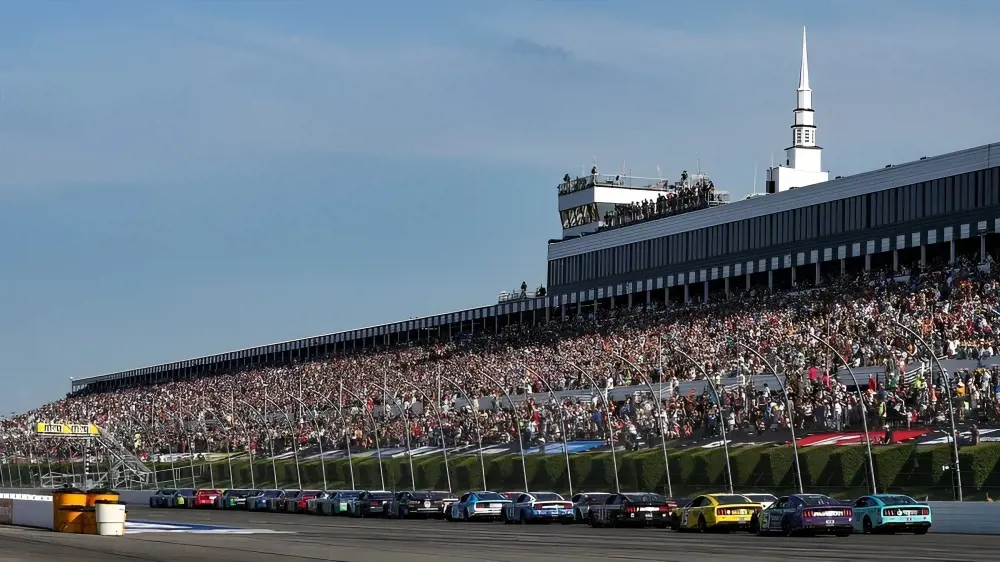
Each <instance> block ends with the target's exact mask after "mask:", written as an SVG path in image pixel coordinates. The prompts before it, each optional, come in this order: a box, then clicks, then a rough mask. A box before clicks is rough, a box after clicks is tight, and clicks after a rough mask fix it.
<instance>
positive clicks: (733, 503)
mask: <svg viewBox="0 0 1000 562" xmlns="http://www.w3.org/2000/svg"><path fill="white" fill-rule="evenodd" d="M758 513H760V503H757V502H755V501H753V500H751V499H750V498H747V497H746V496H741V495H738V494H705V495H703V496H698V497H696V498H694V499H693V500H691V503H689V504H687V505H686V506H684V507H681V508H678V509H677V510H676V511H675V512H674V530H676V531H698V532H702V533H704V532H707V531H726V532H728V531H731V530H733V529H744V530H745V529H747V528H749V526H750V520H751V519H752V518H753V516H754V515H756V514H758Z"/></svg>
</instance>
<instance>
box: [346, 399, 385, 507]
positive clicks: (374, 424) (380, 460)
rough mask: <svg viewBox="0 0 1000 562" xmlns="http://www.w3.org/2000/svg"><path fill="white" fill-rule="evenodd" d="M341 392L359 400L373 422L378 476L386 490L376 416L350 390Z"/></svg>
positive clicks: (362, 409) (362, 408)
mask: <svg viewBox="0 0 1000 562" xmlns="http://www.w3.org/2000/svg"><path fill="white" fill-rule="evenodd" d="M341 391H343V392H346V393H347V395H348V396H350V397H351V398H354V399H355V400H357V401H358V403H360V404H361V411H363V412H364V413H366V414H368V418H369V419H370V420H371V422H372V434H373V435H374V436H375V450H376V455H377V456H378V475H379V479H380V480H381V482H382V489H383V490H385V469H384V468H382V445H381V443H380V442H379V439H378V423H376V422H375V416H373V415H372V413H371V412H369V411H368V409H367V408H365V401H364V400H363V399H362V398H361V397H360V396H358V395H357V394H355V393H353V392H351V391H350V390H347V389H346V388H344V387H343V386H341Z"/></svg>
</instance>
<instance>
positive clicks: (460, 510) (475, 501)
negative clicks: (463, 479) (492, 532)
mask: <svg viewBox="0 0 1000 562" xmlns="http://www.w3.org/2000/svg"><path fill="white" fill-rule="evenodd" d="M510 503H511V501H510V500H509V499H507V498H506V497H504V496H503V495H501V494H498V493H496V492H469V493H467V494H463V495H462V497H461V498H459V500H458V501H457V502H455V503H453V504H451V510H450V511H449V512H448V520H449V521H471V520H473V519H489V520H491V521H498V520H499V519H500V516H501V515H502V514H503V509H504V506H506V505H508V504H510Z"/></svg>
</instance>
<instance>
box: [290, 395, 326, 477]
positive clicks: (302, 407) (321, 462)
mask: <svg viewBox="0 0 1000 562" xmlns="http://www.w3.org/2000/svg"><path fill="white" fill-rule="evenodd" d="M292 399H293V400H295V401H296V402H298V404H299V412H303V413H304V412H307V411H308V412H309V413H310V414H311V415H312V422H313V426H314V427H315V428H316V442H317V443H318V444H319V467H320V470H321V471H322V472H323V490H326V489H327V486H326V460H325V458H324V455H323V431H322V430H321V429H320V427H319V422H318V421H316V417H317V416H316V409H315V408H312V409H311V410H310V409H309V407H308V406H306V404H305V402H303V401H302V399H301V398H297V397H295V396H292Z"/></svg>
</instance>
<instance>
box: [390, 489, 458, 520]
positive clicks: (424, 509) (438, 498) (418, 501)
mask: <svg viewBox="0 0 1000 562" xmlns="http://www.w3.org/2000/svg"><path fill="white" fill-rule="evenodd" d="M449 495H450V494H448V493H447V492H444V493H442V492H396V495H395V496H393V498H392V501H390V502H389V503H388V504H387V505H386V508H385V510H383V512H382V513H383V515H385V516H386V517H398V518H400V519H406V518H408V517H443V516H444V500H445V499H448V497H449Z"/></svg>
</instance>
